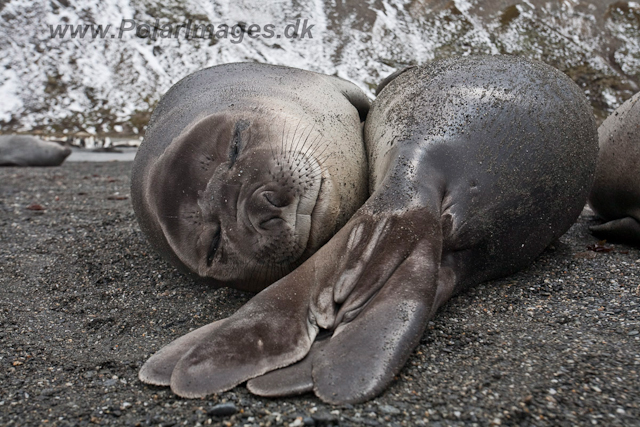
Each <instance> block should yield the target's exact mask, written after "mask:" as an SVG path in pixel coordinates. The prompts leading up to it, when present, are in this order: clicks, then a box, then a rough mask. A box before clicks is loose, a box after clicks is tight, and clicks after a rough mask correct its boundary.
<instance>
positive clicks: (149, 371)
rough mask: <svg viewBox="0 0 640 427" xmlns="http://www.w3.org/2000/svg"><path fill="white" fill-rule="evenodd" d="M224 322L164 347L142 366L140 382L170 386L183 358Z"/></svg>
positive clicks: (200, 329) (211, 325)
mask: <svg viewBox="0 0 640 427" xmlns="http://www.w3.org/2000/svg"><path fill="white" fill-rule="evenodd" d="M224 320H225V319H223V320H218V321H215V322H213V323H209V324H208V325H205V326H202V327H201V328H198V329H196V330H195V331H191V332H189V333H188V334H186V335H184V336H182V337H180V338H178V339H176V340H174V341H172V342H170V343H169V344H167V345H165V346H164V347H162V348H161V349H160V350H158V351H157V352H156V353H155V354H154V355H153V356H151V357H150V358H149V359H148V360H147V361H146V362H145V364H144V365H142V368H141V369H140V372H139V373H138V378H139V379H140V381H142V382H143V383H147V384H153V385H165V386H167V385H170V384H171V373H172V372H173V369H174V368H175V366H176V364H177V363H178V361H179V360H180V359H181V358H182V356H184V355H185V354H186V353H187V352H188V351H189V350H191V348H192V347H194V346H195V345H197V344H198V343H199V342H200V341H202V339H204V337H206V336H207V335H209V334H211V333H212V332H213V331H215V330H216V329H217V328H218V327H219V326H220V324H221V323H222V322H223V321H224Z"/></svg>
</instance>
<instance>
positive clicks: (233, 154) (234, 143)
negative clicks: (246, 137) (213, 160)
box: [229, 120, 249, 169]
mask: <svg viewBox="0 0 640 427" xmlns="http://www.w3.org/2000/svg"><path fill="white" fill-rule="evenodd" d="M248 127H249V122H248V121H247V120H238V121H237V122H236V127H235V129H234V130H233V139H232V140H231V147H230V149H229V169H231V168H232V167H233V165H234V163H235V162H236V160H237V159H238V155H239V154H240V152H241V151H242V148H244V147H243V145H244V144H243V143H242V132H243V131H244V130H246V129H247V128H248Z"/></svg>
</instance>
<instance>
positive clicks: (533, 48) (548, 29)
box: [0, 0, 640, 134]
mask: <svg viewBox="0 0 640 427" xmlns="http://www.w3.org/2000/svg"><path fill="white" fill-rule="evenodd" d="M0 16H1V20H0V70H1V71H0V100H1V102H0V126H1V131H2V132H14V131H23V132H24V131H28V132H29V131H43V132H47V133H50V132H55V133H75V132H78V131H88V132H90V133H97V134H116V133H121V134H131V133H138V134H141V133H143V132H144V127H145V124H146V122H147V121H148V118H149V115H150V112H151V111H152V109H153V107H154V105H155V103H156V102H157V101H158V99H159V98H160V96H161V95H162V94H163V93H164V92H165V91H166V90H167V89H168V88H169V87H170V86H171V85H172V84H173V83H175V82H177V81H178V80H180V79H181V78H182V77H184V76H186V75H187V74H189V73H191V72H193V71H195V70H198V69H200V68H203V67H207V66H211V65H215V64H220V63H224V62H231V61H261V62H268V63H273V64H283V65H289V66H295V67H300V68H306V69H310V70H314V71H320V72H324V73H329V74H336V75H338V76H340V77H344V78H346V79H349V80H351V81H353V82H355V83H357V84H358V85H359V86H360V87H362V88H363V89H364V90H366V91H368V92H369V93H371V94H372V96H373V92H372V89H373V88H374V87H375V85H376V83H377V82H378V81H379V80H380V79H381V78H382V77H384V76H386V75H388V74H389V73H391V72H393V71H395V70H396V69H398V68H401V67H404V66H406V65H408V64H415V63H421V62H425V61H428V60H431V59H434V58H439V57H443V56H448V55H468V54H476V53H487V54H499V53H502V54H519V55H524V56H527V57H529V58H536V59H540V60H543V61H545V62H547V63H549V64H552V65H554V66H556V67H558V68H559V69H561V70H562V71H564V72H565V73H567V74H568V75H569V76H571V78H573V79H574V80H575V81H576V82H577V83H578V84H579V85H580V86H581V87H582V88H583V89H584V91H585V94H586V95H587V96H588V97H589V99H590V100H591V103H592V105H593V107H594V112H595V114H596V116H597V117H598V118H599V119H600V120H602V118H604V117H606V115H607V114H608V113H609V112H610V111H611V110H612V109H614V108H615V107H617V106H618V105H619V104H620V103H621V102H623V101H624V100H625V99H627V98H628V97H630V96H631V94H632V93H634V92H636V91H638V90H639V87H640V4H638V3H635V2H626V1H617V2H615V1H612V0H564V1H562V0H554V1H544V0H485V1H480V0H366V1H357V0H345V1H337V2H336V1H328V0H327V1H322V0H311V1H299V0H282V1H279V2H274V3H268V2H258V1H255V2H250V1H229V0H209V1H199V0H198V1H197V0H185V1H177V0H101V1H95V0H47V1H36V2H34V1H33V0H0ZM77 25H81V27H79V28H78V27H77ZM92 25H93V27H92ZM98 25H101V26H102V27H98ZM207 25H210V27H209V28H207V27H206V26H207ZM107 26H110V27H108V28H107ZM180 26H181V27H180ZM225 28H227V32H226V34H225ZM187 29H188V30H189V36H187V35H186V33H187ZM63 30H65V32H64V34H62V32H63ZM83 31H86V33H85V34H84V37H82V32H83ZM100 31H102V33H100ZM176 32H177V37H176ZM92 34H94V36H92ZM211 34H213V37H211ZM294 35H296V36H297V37H293V36H294Z"/></svg>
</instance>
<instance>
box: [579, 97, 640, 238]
mask: <svg viewBox="0 0 640 427" xmlns="http://www.w3.org/2000/svg"><path fill="white" fill-rule="evenodd" d="M598 135H599V139H600V152H599V153H598V167H597V168H596V178H595V181H594V182H593V187H592V189H591V193H590V194H589V205H590V206H591V208H592V209H593V211H594V212H595V213H596V214H598V215H599V216H600V217H602V218H603V219H604V220H605V221H606V222H605V223H604V224H601V225H597V226H594V227H591V231H592V232H593V234H595V235H596V236H598V237H599V238H602V239H607V240H610V241H619V242H625V243H630V244H633V245H636V246H639V245H640V93H636V94H635V95H634V96H633V97H631V98H630V99H628V100H627V101H626V102H625V103H624V104H622V105H621V106H620V107H618V108H617V109H616V110H615V111H614V112H613V113H612V114H611V115H610V116H609V117H607V119H606V120H605V121H604V122H603V123H602V125H600V128H598Z"/></svg>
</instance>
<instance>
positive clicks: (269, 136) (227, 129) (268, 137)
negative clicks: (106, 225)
mask: <svg viewBox="0 0 640 427" xmlns="http://www.w3.org/2000/svg"><path fill="white" fill-rule="evenodd" d="M368 109H369V100H368V99H367V98H366V96H365V95H364V93H363V92H362V91H360V89H358V88H357V87H356V86H355V85H353V84H351V83H349V82H347V81H345V80H342V79H340V78H337V77H332V76H327V75H323V74H318V73H314V72H310V71H304V70H299V69H295V68H288V67H280V66H273V65H266V64H258V63H234V64H225V65H219V66H215V67H211V68H207V69H204V70H201V71H198V72H196V73H193V74H191V75H189V76H188V77H186V78H184V79H183V80H181V81H180V82H178V83H177V84H175V85H174V86H173V87H172V88H171V89H170V90H169V91H168V92H167V93H166V94H165V95H164V97H163V98H162V99H161V101H160V102H159V104H158V106H157V108H156V109H155V111H154V112H153V115H152V118H151V121H150V124H149V128H148V130H147V132H146V136H145V138H144V142H143V143H142V145H141V147H140V150H139V151H138V153H137V155H136V158H135V161H134V165H133V172H132V178H131V181H132V184H131V196H132V202H133V207H134V210H135V214H136V217H137V218H138V222H139V224H140V228H141V229H142V231H143V232H144V233H145V234H146V236H147V238H148V240H149V241H150V242H151V244H152V245H153V246H154V247H155V249H157V250H158V251H159V252H160V253H161V254H162V255H163V256H164V257H165V258H167V259H168V260H169V261H171V262H172V263H174V264H175V265H176V266H177V267H179V268H181V269H182V270H185V271H187V272H191V273H194V274H195V275H197V276H199V277H200V278H202V279H203V280H205V281H209V282H211V283H213V284H216V285H225V286H230V287H235V288H238V289H242V290H247V291H253V292H257V291H259V290H261V289H262V288H264V287H265V286H267V285H269V284H271V283H273V282H274V281H276V280H277V279H279V278H281V277H283V276H284V275H286V274H287V273H289V272H290V271H291V270H293V269H294V268H295V267H297V266H298V265H299V264H300V263H302V261H304V260H305V259H306V258H308V257H309V255H311V254H312V253H314V252H315V251H316V250H317V249H318V248H319V247H320V246H321V245H323V244H324V243H325V242H326V241H327V240H328V239H329V238H330V237H331V236H333V235H334V234H335V233H336V232H337V231H338V230H339V229H340V228H341V227H342V226H343V225H344V224H345V223H346V221H347V220H348V219H349V218H350V217H351V216H352V215H353V213H354V212H355V211H356V209H357V208H359V207H360V206H361V205H362V204H363V203H364V201H365V200H366V197H367V194H368V188H367V175H366V171H367V167H366V155H365V152H364V142H363V137H362V126H361V121H364V118H365V116H366V113H367V111H368Z"/></svg>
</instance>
